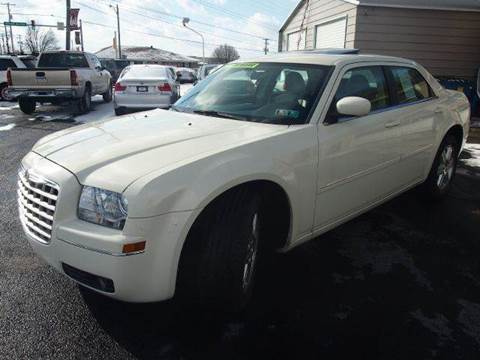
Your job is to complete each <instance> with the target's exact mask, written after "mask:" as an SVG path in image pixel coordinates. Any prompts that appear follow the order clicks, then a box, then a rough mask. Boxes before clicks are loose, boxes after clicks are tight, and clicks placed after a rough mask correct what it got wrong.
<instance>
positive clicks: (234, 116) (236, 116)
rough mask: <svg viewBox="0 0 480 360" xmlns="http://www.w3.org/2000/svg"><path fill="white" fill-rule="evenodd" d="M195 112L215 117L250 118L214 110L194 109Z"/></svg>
mask: <svg viewBox="0 0 480 360" xmlns="http://www.w3.org/2000/svg"><path fill="white" fill-rule="evenodd" d="M193 113H194V114H199V115H206V116H215V117H219V118H224V119H235V120H248V118H247V117H244V116H238V115H233V114H229V113H224V112H218V111H213V110H194V111H193Z"/></svg>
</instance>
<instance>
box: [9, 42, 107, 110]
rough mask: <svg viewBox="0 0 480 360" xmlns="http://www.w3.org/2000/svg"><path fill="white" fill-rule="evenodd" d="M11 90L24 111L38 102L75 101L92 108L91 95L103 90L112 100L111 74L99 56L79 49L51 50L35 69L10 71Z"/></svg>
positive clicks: (82, 107)
mask: <svg viewBox="0 0 480 360" xmlns="http://www.w3.org/2000/svg"><path fill="white" fill-rule="evenodd" d="M7 80H8V85H9V90H8V93H9V95H10V96H11V97H13V98H18V103H19V105H20V110H22V111H23V112H24V113H25V114H31V113H33V112H34V111H35V108H36V104H37V102H41V103H43V102H45V103H52V104H55V105H57V104H61V103H64V102H72V101H74V102H75V103H76V104H77V105H78V110H79V111H80V113H86V112H88V111H89V110H90V105H91V97H92V96H93V95H97V94H100V95H102V96H103V99H104V101H105V102H110V101H111V100H112V77H111V75H110V73H109V72H108V71H107V70H105V69H104V68H103V67H102V65H101V64H100V61H99V60H98V58H97V57H96V56H95V55H93V54H90V53H86V52H79V51H48V52H44V53H42V54H41V55H40V57H39V59H38V67H37V68H36V69H13V68H10V69H9V70H8V72H7Z"/></svg>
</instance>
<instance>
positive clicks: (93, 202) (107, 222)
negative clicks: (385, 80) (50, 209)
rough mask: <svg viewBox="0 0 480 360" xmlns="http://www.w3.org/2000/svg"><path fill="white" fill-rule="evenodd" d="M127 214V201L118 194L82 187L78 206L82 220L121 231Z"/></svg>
mask: <svg viewBox="0 0 480 360" xmlns="http://www.w3.org/2000/svg"><path fill="white" fill-rule="evenodd" d="M127 214H128V202H127V199H126V198H125V197H124V196H123V195H122V194H119V193H116V192H113V191H109V190H103V189H99V188H95V187H92V186H84V187H83V189H82V194H81V195H80V202H79V204H78V217H79V218H80V219H82V220H85V221H88V222H91V223H94V224H99V225H103V226H108V227H111V228H114V229H119V230H122V229H123V226H124V225H125V220H126V219H127Z"/></svg>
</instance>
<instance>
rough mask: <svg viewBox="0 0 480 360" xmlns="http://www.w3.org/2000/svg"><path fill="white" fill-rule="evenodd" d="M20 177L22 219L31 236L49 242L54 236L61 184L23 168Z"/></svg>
mask: <svg viewBox="0 0 480 360" xmlns="http://www.w3.org/2000/svg"><path fill="white" fill-rule="evenodd" d="M18 178H19V179H18V190H17V195H18V211H19V214H20V221H21V222H22V225H23V227H24V229H25V231H26V232H27V233H28V234H29V235H30V236H32V237H33V238H35V239H36V240H38V241H40V242H42V243H45V244H47V243H49V242H50V239H51V236H52V228H53V217H54V215H55V206H56V204H57V197H58V191H59V186H58V185H57V184H56V183H54V182H53V181H50V180H47V179H45V178H43V177H41V176H38V175H36V174H35V173H34V172H32V171H31V170H24V169H23V168H22V169H21V170H20V171H19V173H18Z"/></svg>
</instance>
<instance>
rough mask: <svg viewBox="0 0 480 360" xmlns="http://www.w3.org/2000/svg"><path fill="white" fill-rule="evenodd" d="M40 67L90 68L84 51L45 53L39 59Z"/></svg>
mask: <svg viewBox="0 0 480 360" xmlns="http://www.w3.org/2000/svg"><path fill="white" fill-rule="evenodd" d="M38 67H39V68H63V67H67V68H88V62H87V59H85V55H83V54H82V53H78V54H76V53H67V52H64V53H62V52H58V53H44V54H42V55H41V56H40V59H39V60H38Z"/></svg>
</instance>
